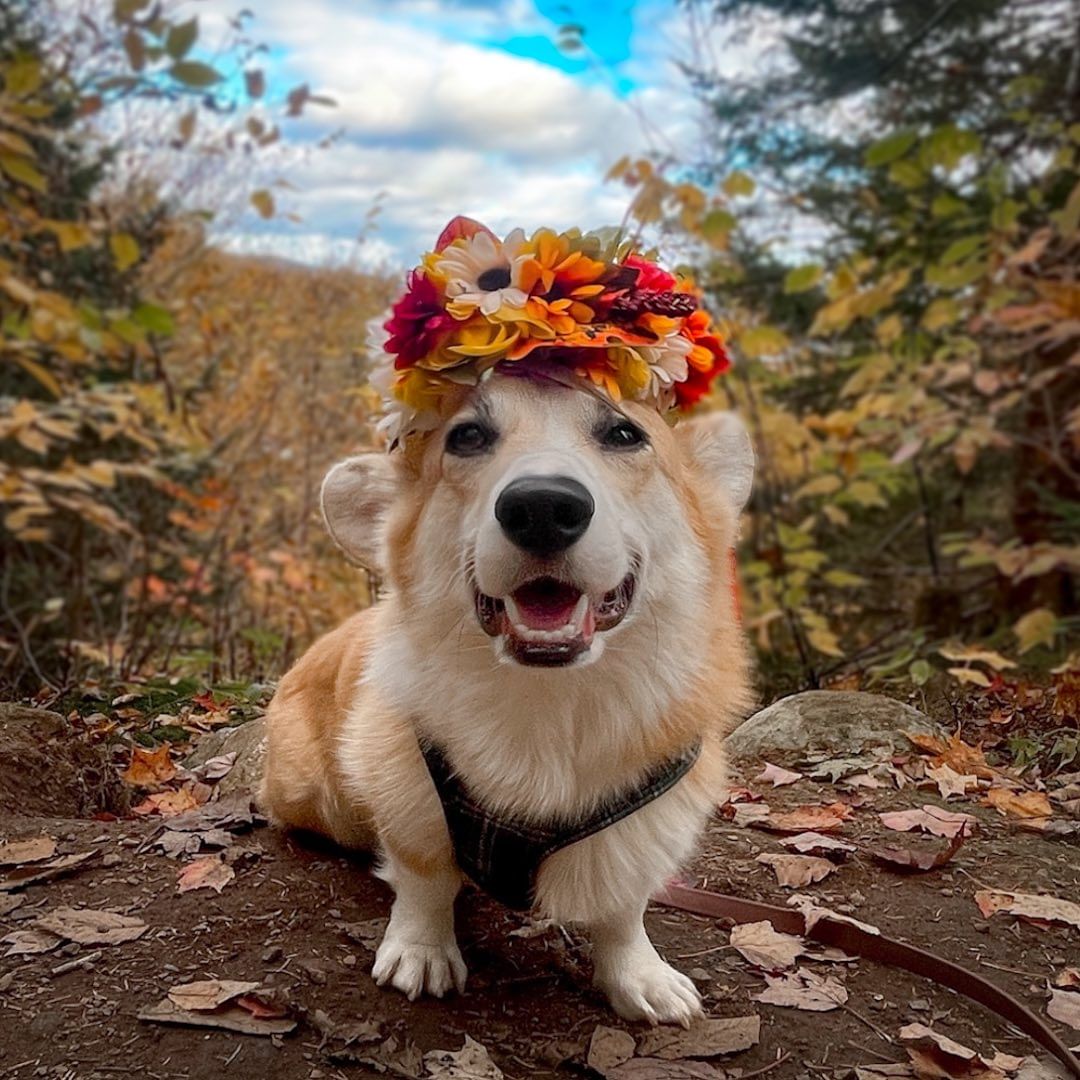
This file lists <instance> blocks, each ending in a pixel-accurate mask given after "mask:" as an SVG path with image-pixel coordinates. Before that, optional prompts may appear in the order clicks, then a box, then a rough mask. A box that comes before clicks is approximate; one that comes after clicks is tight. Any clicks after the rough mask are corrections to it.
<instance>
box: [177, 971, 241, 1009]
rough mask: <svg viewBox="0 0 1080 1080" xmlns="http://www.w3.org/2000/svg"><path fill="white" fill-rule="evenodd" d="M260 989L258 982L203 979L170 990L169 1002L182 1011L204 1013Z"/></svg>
mask: <svg viewBox="0 0 1080 1080" xmlns="http://www.w3.org/2000/svg"><path fill="white" fill-rule="evenodd" d="M258 987H259V984H258V983H257V982H240V981H239V980H237V979H203V980H201V981H199V982H189V983H181V984H180V985H179V986H174V987H172V988H171V989H170V990H169V1000H170V1001H171V1002H172V1003H173V1004H174V1005H177V1006H179V1007H180V1008H181V1009H191V1010H194V1011H196V1012H202V1011H204V1010H207V1009H216V1008H218V1007H219V1006H221V1005H224V1004H225V1003H226V1002H229V1001H232V1000H233V998H238V997H240V995H241V994H247V993H250V992H251V991H252V990H257V989H258Z"/></svg>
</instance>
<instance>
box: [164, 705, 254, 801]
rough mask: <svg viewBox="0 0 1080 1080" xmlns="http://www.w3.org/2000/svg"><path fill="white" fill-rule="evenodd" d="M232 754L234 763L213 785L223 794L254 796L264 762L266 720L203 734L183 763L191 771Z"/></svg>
mask: <svg viewBox="0 0 1080 1080" xmlns="http://www.w3.org/2000/svg"><path fill="white" fill-rule="evenodd" d="M231 753H235V754H236V761H235V762H234V763H233V767H232V768H231V769H230V770H229V771H228V772H227V773H226V774H225V775H224V776H223V777H222V778H221V779H220V780H219V781H218V782H217V784H216V785H215V786H216V787H217V789H218V791H219V792H221V794H222V795H230V794H232V793H233V792H246V793H249V794H254V792H255V790H256V789H257V788H258V786H259V780H260V779H261V778H262V770H263V762H264V761H265V760H266V720H265V719H263V718H262V717H260V718H259V719H258V720H248V721H247V723H245V724H239V725H237V726H236V727H231V728H223V729H222V730H220V731H214V732H211V733H210V734H209V735H204V736H203V737H202V738H201V739H200V740H199V745H198V746H197V747H196V748H195V749H194V750H193V751H192V753H191V754H190V755H188V758H187V760H186V761H185V762H184V764H185V765H186V766H187V767H188V768H189V769H194V768H195V767H196V766H197V765H203V764H205V763H206V762H207V761H209V760H210V759H211V758H215V757H220V756H221V755H222V754H231Z"/></svg>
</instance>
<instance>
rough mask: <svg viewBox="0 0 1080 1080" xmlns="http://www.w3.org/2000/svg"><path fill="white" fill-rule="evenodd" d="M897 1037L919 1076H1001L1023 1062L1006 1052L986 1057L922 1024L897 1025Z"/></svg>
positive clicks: (991, 1079)
mask: <svg viewBox="0 0 1080 1080" xmlns="http://www.w3.org/2000/svg"><path fill="white" fill-rule="evenodd" d="M899 1037H900V1041H901V1042H903V1043H906V1044H907V1046H906V1049H907V1052H908V1056H909V1057H910V1058H911V1062H912V1064H913V1065H914V1066H915V1071H916V1073H917V1074H918V1075H919V1076H921V1077H932V1078H940V1080H961V1078H963V1080H1001V1078H1003V1077H1004V1075H1005V1073H1006V1072H1014V1071H1015V1070H1016V1069H1018V1068H1019V1067H1020V1066H1021V1065H1022V1064H1023V1063H1024V1059H1023V1058H1016V1057H1012V1056H1011V1055H1009V1054H995V1055H994V1057H993V1058H991V1059H990V1060H987V1059H986V1058H984V1057H981V1056H980V1055H979V1054H977V1053H976V1052H975V1051H974V1050H972V1049H970V1048H969V1047H967V1046H964V1045H963V1044H962V1043H958V1042H956V1041H955V1040H954V1039H950V1038H949V1037H948V1036H947V1035H942V1034H941V1033H940V1032H938V1031H935V1030H934V1029H933V1028H930V1027H927V1026H926V1025H925V1024H907V1025H906V1026H904V1027H902V1028H901V1029H900V1033H899Z"/></svg>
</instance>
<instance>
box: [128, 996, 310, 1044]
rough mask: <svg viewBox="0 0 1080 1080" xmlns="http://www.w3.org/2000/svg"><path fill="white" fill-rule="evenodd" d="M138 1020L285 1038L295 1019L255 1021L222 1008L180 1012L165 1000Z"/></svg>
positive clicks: (238, 1010)
mask: <svg viewBox="0 0 1080 1080" xmlns="http://www.w3.org/2000/svg"><path fill="white" fill-rule="evenodd" d="M138 1019H140V1020H142V1021H143V1022H144V1023H150V1024H183V1025H185V1026H187V1027H209V1028H224V1029H225V1030H226V1031H238V1032H240V1034H242V1035H288V1034H289V1032H291V1031H295V1030H296V1021H295V1020H288V1019H285V1020H257V1019H255V1017H253V1016H252V1015H251V1014H250V1013H248V1012H246V1011H245V1010H244V1009H241V1008H238V1007H237V1006H235V1005H226V1006H225V1007H224V1008H221V1009H219V1010H217V1011H216V1012H196V1011H194V1010H192V1009H181V1008H180V1006H178V1005H175V1004H174V1003H173V1002H171V1001H170V1000H169V999H168V998H164V999H162V1000H161V1001H159V1002H158V1003H157V1004H156V1005H151V1006H149V1007H148V1008H145V1009H142V1010H141V1011H140V1012H139V1013H138Z"/></svg>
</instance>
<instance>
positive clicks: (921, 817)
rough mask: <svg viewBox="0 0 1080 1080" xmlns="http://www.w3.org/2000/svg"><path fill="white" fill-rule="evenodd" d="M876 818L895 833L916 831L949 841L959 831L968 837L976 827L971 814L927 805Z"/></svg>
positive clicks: (896, 811) (879, 815) (880, 815)
mask: <svg viewBox="0 0 1080 1080" xmlns="http://www.w3.org/2000/svg"><path fill="white" fill-rule="evenodd" d="M878 817H879V818H881V824H882V825H884V826H885V827H886V828H887V829H895V830H896V831H897V832H912V831H913V830H915V829H918V830H920V831H922V832H928V833H932V834H933V835H934V836H945V837H948V838H949V839H950V840H951V839H952V838H953V837H954V836H956V835H957V833H959V832H960V830H961V829H963V830H964V831H965V832H966V833H967V835H968V836H970V835H971V834H972V833H973V832H974V831H975V828H976V825H977V821H976V819H975V818H973V817H972V816H971V814H959V813H956V812H954V811H952V810H943V809H942V808H941V807H940V806H932V805H930V804H929V803H928V804H926V805H924V806H922V807H919V808H918V809H915V810H894V811H892V812H891V813H888V814H878Z"/></svg>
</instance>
